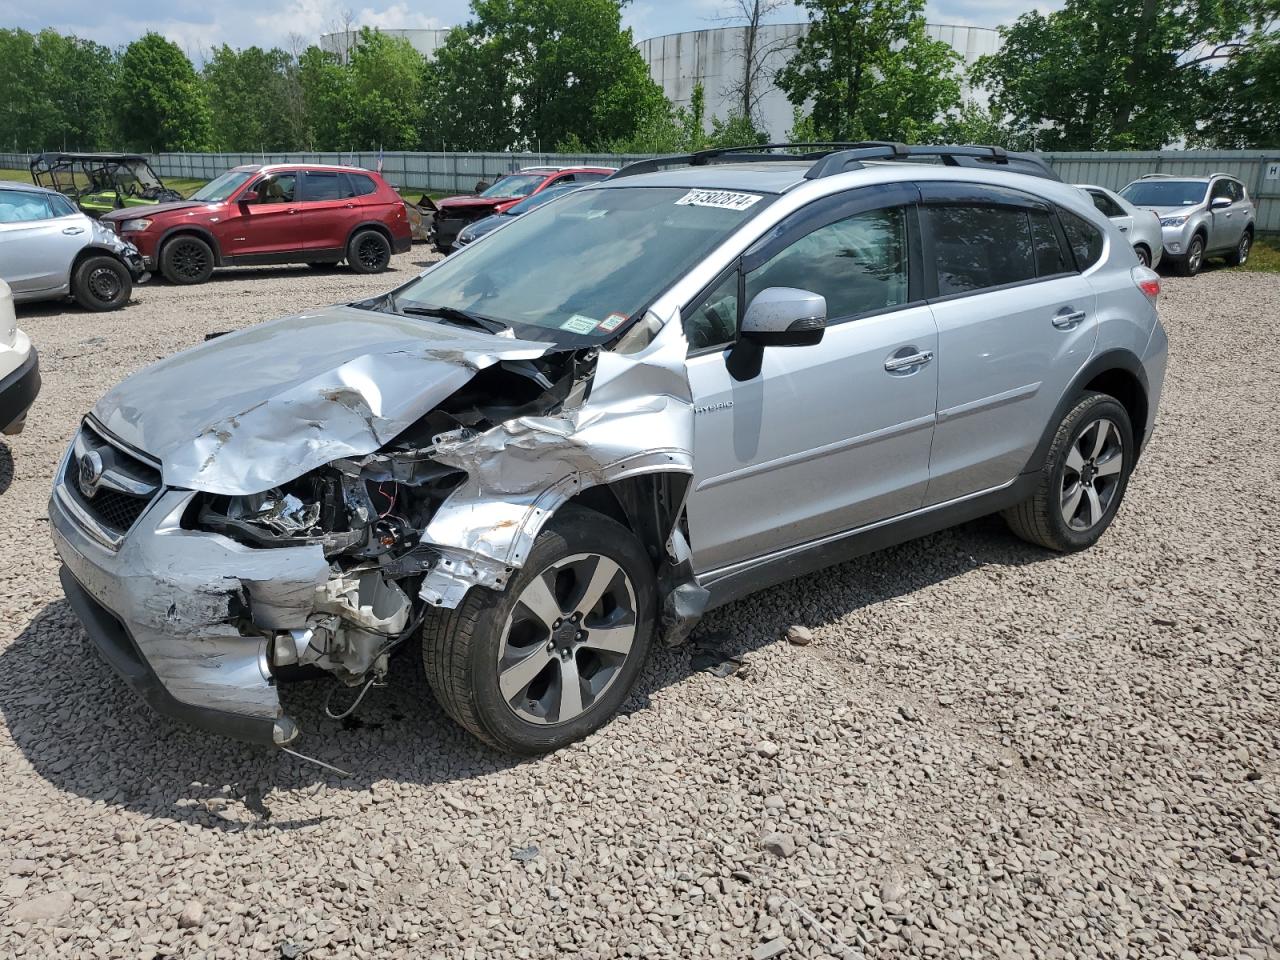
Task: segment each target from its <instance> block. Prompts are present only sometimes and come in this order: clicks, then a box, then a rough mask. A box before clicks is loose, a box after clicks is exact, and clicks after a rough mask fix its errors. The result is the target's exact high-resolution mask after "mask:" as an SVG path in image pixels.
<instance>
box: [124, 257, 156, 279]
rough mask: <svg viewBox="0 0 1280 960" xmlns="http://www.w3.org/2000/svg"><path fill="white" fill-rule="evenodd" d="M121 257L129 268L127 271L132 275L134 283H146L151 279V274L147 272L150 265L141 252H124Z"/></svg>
mask: <svg viewBox="0 0 1280 960" xmlns="http://www.w3.org/2000/svg"><path fill="white" fill-rule="evenodd" d="M121 259H123V260H124V265H125V266H126V267H128V268H129V273H130V275H131V276H132V277H133V282H134V283H146V282H147V281H148V280H150V279H151V274H150V273H148V271H149V270H150V269H151V267H150V265H149V264H148V263H147V262H146V259H145V258H144V257H143V256H142V254H140V253H138V252H137V251H134V252H132V253H125V254H123V255H122V257H121Z"/></svg>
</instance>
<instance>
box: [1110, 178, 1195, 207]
mask: <svg viewBox="0 0 1280 960" xmlns="http://www.w3.org/2000/svg"><path fill="white" fill-rule="evenodd" d="M1207 189H1208V184H1206V183H1202V182H1200V181H1198V180H1136V181H1134V182H1133V183H1131V184H1129V185H1128V186H1127V187H1125V188H1124V189H1123V190H1121V191H1120V196H1122V197H1124V198H1125V199H1126V200H1128V201H1129V202H1130V203H1135V204H1137V205H1138V206H1140V207H1190V206H1194V205H1195V204H1197V203H1202V202H1203V201H1204V192H1205V190H1207Z"/></svg>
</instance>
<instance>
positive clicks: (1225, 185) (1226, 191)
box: [1209, 180, 1235, 201]
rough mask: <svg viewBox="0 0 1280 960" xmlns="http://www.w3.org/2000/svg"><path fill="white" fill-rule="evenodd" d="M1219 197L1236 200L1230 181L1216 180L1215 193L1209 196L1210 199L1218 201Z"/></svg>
mask: <svg viewBox="0 0 1280 960" xmlns="http://www.w3.org/2000/svg"><path fill="white" fill-rule="evenodd" d="M1219 197H1225V198H1226V199H1228V200H1232V201H1234V200H1235V196H1234V195H1233V191H1232V189H1231V181H1230V180H1215V181H1214V182H1213V191H1212V192H1211V193H1210V194H1209V199H1210V200H1217V199H1218V198H1219Z"/></svg>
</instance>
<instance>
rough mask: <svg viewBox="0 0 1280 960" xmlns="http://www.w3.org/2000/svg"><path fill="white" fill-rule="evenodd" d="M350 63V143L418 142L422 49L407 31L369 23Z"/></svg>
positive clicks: (398, 145) (399, 145)
mask: <svg viewBox="0 0 1280 960" xmlns="http://www.w3.org/2000/svg"><path fill="white" fill-rule="evenodd" d="M347 69H348V71H349V73H350V77H349V81H348V86H347V96H348V102H347V109H346V113H345V119H344V124H343V133H344V134H345V138H346V141H347V143H348V144H349V145H350V146H352V147H354V148H356V149H367V150H373V149H377V148H378V147H385V148H386V149H388V150H410V149H413V148H414V147H416V146H418V144H419V142H420V141H421V139H422V120H423V113H424V111H423V101H422V92H423V61H422V54H420V53H418V51H417V50H415V49H414V48H413V45H412V44H411V43H409V41H408V40H406V39H405V38H404V37H393V36H390V35H388V34H385V33H381V32H379V31H377V30H370V29H369V28H368V27H364V28H363V29H361V31H360V36H359V39H357V41H356V45H355V46H354V47H353V48H352V50H351V63H350V65H349V67H348V68H347Z"/></svg>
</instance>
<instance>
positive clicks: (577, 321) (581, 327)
mask: <svg viewBox="0 0 1280 960" xmlns="http://www.w3.org/2000/svg"><path fill="white" fill-rule="evenodd" d="M560 329H561V330H568V331H569V332H570V333H595V330H596V321H595V320H593V319H591V317H584V316H583V315H582V314H580V313H575V314H574V315H573V316H572V317H570V318H569V319H568V320H566V321H565V322H564V323H562V324H560Z"/></svg>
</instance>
